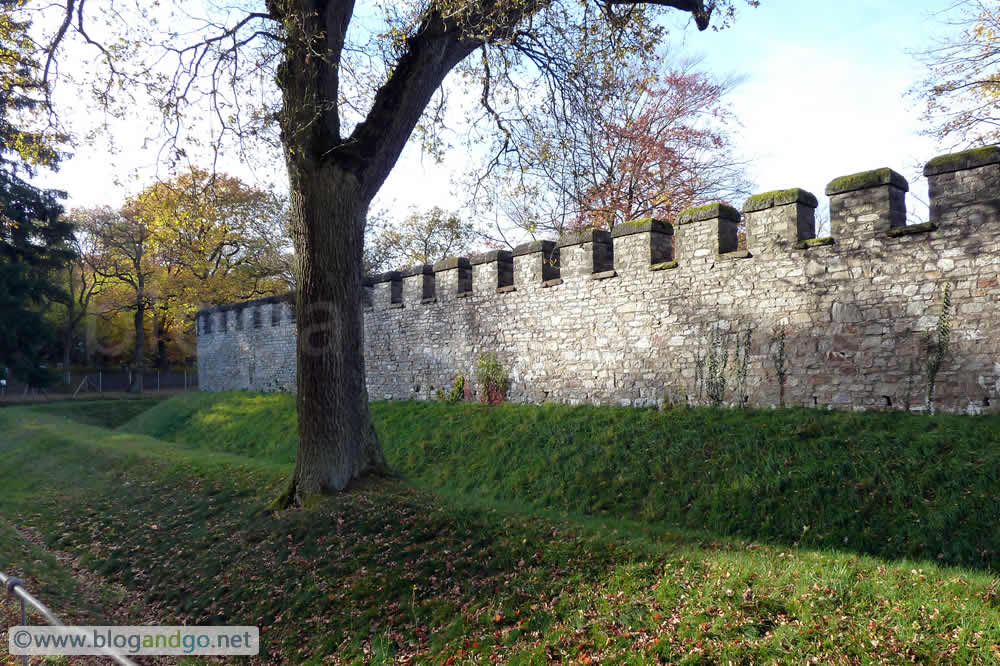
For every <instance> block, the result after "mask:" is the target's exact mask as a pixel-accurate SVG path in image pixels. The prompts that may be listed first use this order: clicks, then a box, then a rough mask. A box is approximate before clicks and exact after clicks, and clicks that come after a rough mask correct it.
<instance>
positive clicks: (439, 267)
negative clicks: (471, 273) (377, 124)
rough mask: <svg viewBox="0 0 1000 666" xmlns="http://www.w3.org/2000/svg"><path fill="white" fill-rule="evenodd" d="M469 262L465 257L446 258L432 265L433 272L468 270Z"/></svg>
mask: <svg viewBox="0 0 1000 666" xmlns="http://www.w3.org/2000/svg"><path fill="white" fill-rule="evenodd" d="M471 266H472V264H471V262H469V260H468V259H466V258H465V257H448V258H447V259H442V260H441V261H439V262H437V263H436V264H434V272H435V273H439V272H441V271H447V270H451V269H452V268H470V267H471Z"/></svg>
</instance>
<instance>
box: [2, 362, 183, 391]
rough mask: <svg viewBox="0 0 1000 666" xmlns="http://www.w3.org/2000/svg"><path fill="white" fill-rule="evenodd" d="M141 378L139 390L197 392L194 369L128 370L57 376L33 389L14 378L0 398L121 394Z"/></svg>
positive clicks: (4, 388)
mask: <svg viewBox="0 0 1000 666" xmlns="http://www.w3.org/2000/svg"><path fill="white" fill-rule="evenodd" d="M140 376H141V378H142V390H143V391H153V392H157V391H197V390H198V369H197V368H185V369H182V370H147V371H145V372H142V373H141V374H137V373H134V372H132V371H129V370H89V371H85V372H79V371H77V372H67V373H61V374H60V375H59V378H58V380H57V381H56V382H55V383H54V384H52V385H51V386H48V387H46V388H44V389H37V388H33V387H30V386H28V385H27V384H25V383H24V382H21V381H19V380H18V379H17V378H16V377H11V378H8V379H6V380H5V383H3V384H0V398H3V397H4V396H10V397H14V396H27V395H29V394H44V395H63V394H65V395H73V396H77V395H80V394H87V393H121V392H125V391H128V390H129V389H130V388H131V387H132V384H133V381H134V380H135V379H136V378H137V377H140Z"/></svg>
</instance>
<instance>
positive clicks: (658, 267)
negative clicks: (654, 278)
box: [649, 261, 677, 271]
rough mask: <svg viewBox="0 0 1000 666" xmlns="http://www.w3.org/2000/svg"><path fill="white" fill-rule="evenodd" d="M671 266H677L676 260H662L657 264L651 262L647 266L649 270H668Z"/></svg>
mask: <svg viewBox="0 0 1000 666" xmlns="http://www.w3.org/2000/svg"><path fill="white" fill-rule="evenodd" d="M672 268H677V262H676V261H664V262H662V263H659V264H653V265H652V266H650V267H649V270H651V271H669V270H670V269H672Z"/></svg>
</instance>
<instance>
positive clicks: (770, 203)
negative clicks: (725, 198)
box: [743, 187, 819, 213]
mask: <svg viewBox="0 0 1000 666" xmlns="http://www.w3.org/2000/svg"><path fill="white" fill-rule="evenodd" d="M793 203H800V204H803V205H806V206H809V207H810V208H815V207H816V206H818V205H819V201H818V200H817V199H816V195H815V194H813V193H812V192H809V191H808V190H803V189H802V188H800V187H793V188H791V189H787V190H771V191H770V192H761V193H760V194H755V195H753V196H752V197H750V198H749V199H747V200H746V202H745V203H744V204H743V212H744V213H754V212H757V211H760V210H767V209H768V208H773V207H775V206H785V205H787V204H793Z"/></svg>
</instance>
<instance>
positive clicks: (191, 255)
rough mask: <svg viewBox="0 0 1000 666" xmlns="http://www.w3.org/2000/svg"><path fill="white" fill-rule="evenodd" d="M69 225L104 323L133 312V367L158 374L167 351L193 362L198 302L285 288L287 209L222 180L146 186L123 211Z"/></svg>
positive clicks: (81, 214) (186, 179) (76, 215)
mask: <svg viewBox="0 0 1000 666" xmlns="http://www.w3.org/2000/svg"><path fill="white" fill-rule="evenodd" d="M70 218H71V219H72V220H73V221H74V222H75V224H76V226H77V234H76V242H77V244H78V245H79V246H80V248H81V253H80V256H81V259H82V260H83V261H85V262H87V269H88V272H89V273H92V274H93V275H94V276H96V279H97V280H98V283H99V285H98V286H99V294H100V299H99V300H100V304H101V306H102V311H103V314H104V320H105V321H106V322H107V321H108V320H109V319H111V318H114V317H115V316H117V314H118V313H119V312H123V311H127V312H130V313H133V314H134V315H135V314H137V315H138V316H137V317H135V318H134V321H133V324H132V327H131V330H132V333H133V335H134V338H133V340H134V349H133V356H134V358H133V362H134V363H135V365H136V367H141V366H144V365H145V362H143V363H141V364H140V357H141V358H142V359H146V358H147V357H148V356H152V358H153V363H154V365H155V366H156V367H166V366H167V365H168V364H169V362H170V358H171V355H172V354H173V355H174V356H176V355H180V359H175V360H186V357H190V356H192V355H193V353H194V335H195V331H194V315H195V313H196V312H197V311H198V310H199V309H201V308H203V307H205V306H206V305H212V304H216V303H226V302H232V301H239V300H246V299H251V298H257V297H260V296H268V295H272V294H277V293H284V292H287V291H288V290H289V288H290V285H289V283H288V279H289V276H288V264H289V258H288V256H287V255H288V253H289V247H288V246H289V239H288V234H287V230H286V227H287V202H286V201H285V200H284V199H283V198H282V197H280V196H277V195H275V194H274V193H272V192H269V191H266V190H262V189H259V188H254V187H250V186H248V185H246V184H245V183H243V182H242V181H240V180H239V179H237V178H233V177H231V176H227V175H225V174H213V173H210V172H208V171H205V170H199V169H194V170H191V171H188V172H186V173H183V174H180V175H178V176H176V177H175V178H172V179H170V180H168V181H163V182H157V183H154V184H153V185H150V186H149V187H147V188H145V189H144V190H143V191H142V192H140V193H139V194H137V195H136V196H134V197H132V198H131V199H130V200H129V201H128V202H127V204H126V205H125V206H124V207H123V208H122V209H121V210H114V209H111V208H109V207H106V206H105V207H97V208H91V209H77V210H74V211H73V212H72V213H71V214H70ZM109 328H110V329H112V330H113V329H114V326H111V327H109ZM146 331H148V332H149V335H148V336H147V335H146ZM147 341H148V343H149V344H146V342H147ZM108 345H109V342H108V341H107V340H105V347H106V348H107V346H108ZM110 346H111V348H114V349H119V350H120V349H122V348H123V347H124V346H125V345H124V344H123V341H121V340H119V341H117V343H116V344H113V345H110Z"/></svg>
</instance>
